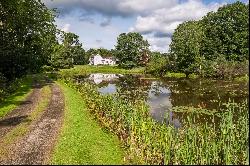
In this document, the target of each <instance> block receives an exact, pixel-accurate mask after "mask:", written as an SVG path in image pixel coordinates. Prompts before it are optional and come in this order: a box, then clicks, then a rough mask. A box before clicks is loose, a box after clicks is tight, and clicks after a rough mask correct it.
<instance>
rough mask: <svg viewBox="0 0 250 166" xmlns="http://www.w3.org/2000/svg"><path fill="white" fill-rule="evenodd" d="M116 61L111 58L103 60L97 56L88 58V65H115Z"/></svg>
mask: <svg viewBox="0 0 250 166" xmlns="http://www.w3.org/2000/svg"><path fill="white" fill-rule="evenodd" d="M115 64H116V60H115V59H114V58H113V57H106V58H103V57H102V56H101V55H99V54H97V55H95V56H92V57H90V58H89V65H115Z"/></svg>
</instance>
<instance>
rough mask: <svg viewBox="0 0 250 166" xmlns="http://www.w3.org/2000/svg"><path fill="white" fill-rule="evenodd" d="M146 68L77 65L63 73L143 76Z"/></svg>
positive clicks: (63, 70) (64, 70)
mask: <svg viewBox="0 0 250 166" xmlns="http://www.w3.org/2000/svg"><path fill="white" fill-rule="evenodd" d="M144 70H145V68H144V67H139V68H133V69H122V68H119V67H118V66H91V65H76V66H75V67H74V68H72V69H62V70H61V72H62V73H67V72H70V73H74V74H80V73H117V74H142V73H144Z"/></svg>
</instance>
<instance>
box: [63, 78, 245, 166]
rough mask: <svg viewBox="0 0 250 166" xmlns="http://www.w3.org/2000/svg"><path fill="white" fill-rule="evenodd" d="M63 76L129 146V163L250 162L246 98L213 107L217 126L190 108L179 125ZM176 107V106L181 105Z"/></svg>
mask: <svg viewBox="0 0 250 166" xmlns="http://www.w3.org/2000/svg"><path fill="white" fill-rule="evenodd" d="M64 82H65V83H66V84H67V85H68V86H71V87H73V88H75V89H77V90H78V91H79V92H80V93H81V95H82V96H83V98H84V100H85V102H86V105H87V107H88V109H89V110H90V112H91V113H92V114H94V116H95V117H96V119H97V120H98V121H99V122H100V124H101V125H102V126H103V127H105V128H107V129H109V130H110V131H112V132H113V133H115V134H116V135H117V136H119V138H120V140H121V141H122V142H123V143H124V145H125V147H126V148H127V158H126V159H127V160H128V161H131V162H132V163H137V164H248V163H249V162H248V135H249V133H248V130H249V126H248V125H249V118H248V107H247V102H246V103H244V104H242V105H238V104H235V103H228V104H227V105H226V106H225V109H224V110H220V111H217V112H216V116H218V117H219V118H220V120H219V122H218V123H219V124H218V126H215V125H214V124H212V123H208V122H205V123H200V124H197V123H195V120H196V118H197V116H196V113H194V112H192V111H191V112H190V113H189V115H188V116H187V118H186V120H185V121H184V122H183V124H182V127H181V128H178V129H177V128H175V127H174V126H173V125H171V124H169V125H165V124H160V123H157V122H156V121H154V120H153V119H152V118H151V117H150V116H149V108H148V106H147V105H146V104H145V102H144V101H136V102H135V103H131V102H129V101H127V100H122V99H121V98H119V97H118V95H112V96H111V95H105V96H103V95H101V94H100V93H98V92H97V89H96V87H95V86H94V85H91V84H88V83H79V84H77V83H74V82H73V81H72V80H71V79H70V78H67V79H65V80H64ZM180 109H182V108H181V107H180V108H177V110H176V111H182V110H180ZM218 112H219V113H218ZM236 113H237V114H238V115H237V118H235V115H236ZM211 116H215V113H212V114H211ZM168 118H169V116H168V115H167V116H166V119H168Z"/></svg>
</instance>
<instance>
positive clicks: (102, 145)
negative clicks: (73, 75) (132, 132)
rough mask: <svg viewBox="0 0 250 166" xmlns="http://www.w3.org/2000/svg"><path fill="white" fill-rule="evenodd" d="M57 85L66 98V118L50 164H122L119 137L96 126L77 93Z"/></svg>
mask: <svg viewBox="0 0 250 166" xmlns="http://www.w3.org/2000/svg"><path fill="white" fill-rule="evenodd" d="M59 85H60V87H61V88H62V90H63V93H64V96H65V115H64V124H63V127H62V130H61V134H60V136H59V140H58V142H57V144H56V146H55V149H54V152H53V154H52V158H51V164H60V165H61V164H122V163H123V155H124V153H123V149H122V148H121V147H120V142H119V140H118V138H117V137H116V136H114V135H112V134H111V133H110V132H107V131H105V130H103V129H102V128H101V127H100V126H99V125H98V123H97V122H96V121H95V120H94V119H93V118H92V116H91V115H90V113H89V112H88V110H87V108H86V106H85V104H84V102H83V99H82V97H81V96H80V94H79V93H78V92H77V91H75V90H73V89H72V88H69V87H67V86H66V85H65V84H63V83H59Z"/></svg>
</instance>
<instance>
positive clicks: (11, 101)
mask: <svg viewBox="0 0 250 166" xmlns="http://www.w3.org/2000/svg"><path fill="white" fill-rule="evenodd" d="M32 80H33V76H30V75H29V76H26V77H24V78H22V79H20V80H19V82H18V85H15V86H18V88H17V89H16V90H15V92H14V93H12V94H11V95H9V96H7V97H6V98H5V99H3V101H1V102H0V117H2V116H4V115H6V114H7V113H8V112H9V111H11V110H13V109H15V108H16V107H17V106H18V105H20V103H21V102H22V101H24V100H25V98H26V97H27V96H28V95H29V94H30V93H31V91H32Z"/></svg>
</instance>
